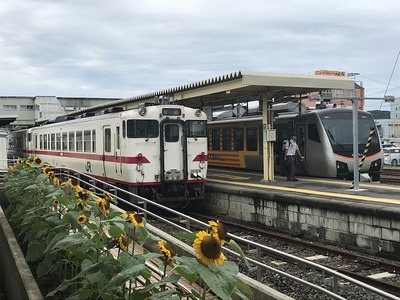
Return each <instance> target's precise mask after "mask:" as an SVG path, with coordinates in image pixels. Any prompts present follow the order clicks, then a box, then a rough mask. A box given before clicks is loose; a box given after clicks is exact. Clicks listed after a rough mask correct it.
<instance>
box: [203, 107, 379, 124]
mask: <svg viewBox="0 0 400 300" xmlns="http://www.w3.org/2000/svg"><path fill="white" fill-rule="evenodd" d="M352 112H353V110H352V109H351V108H324V109H313V110H307V111H305V112H304V113H302V114H301V115H299V114H297V113H293V112H284V113H279V114H278V116H276V117H275V118H276V119H278V120H279V119H293V118H296V117H307V116H309V115H318V116H319V117H322V116H326V115H330V114H336V113H348V114H352ZM358 113H359V114H361V115H369V116H371V114H370V113H369V112H365V111H358ZM262 119H263V117H262V115H252V116H243V117H240V118H230V119H223V120H218V118H217V119H216V120H213V121H209V122H208V123H209V124H210V125H213V124H224V123H232V122H234V123H236V122H251V121H260V120H262Z"/></svg>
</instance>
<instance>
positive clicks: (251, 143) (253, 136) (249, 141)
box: [246, 127, 257, 151]
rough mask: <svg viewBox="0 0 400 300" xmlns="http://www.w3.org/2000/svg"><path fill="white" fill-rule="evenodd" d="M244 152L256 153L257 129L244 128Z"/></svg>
mask: <svg viewBox="0 0 400 300" xmlns="http://www.w3.org/2000/svg"><path fill="white" fill-rule="evenodd" d="M246 150H247V151H257V127H247V128H246Z"/></svg>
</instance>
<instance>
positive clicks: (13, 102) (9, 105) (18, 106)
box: [0, 96, 120, 130]
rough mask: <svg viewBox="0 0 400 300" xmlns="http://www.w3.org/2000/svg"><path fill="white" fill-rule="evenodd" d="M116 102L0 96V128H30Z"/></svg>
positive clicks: (95, 99) (49, 97) (107, 100)
mask: <svg viewBox="0 0 400 300" xmlns="http://www.w3.org/2000/svg"><path fill="white" fill-rule="evenodd" d="M116 100H120V98H87V97H55V96H34V97H19V96H0V127H3V128H7V129H10V130H14V129H18V128H27V127H32V126H33V125H35V124H37V123H42V122H44V121H46V120H51V119H54V118H55V117H57V116H59V115H63V114H65V113H69V112H71V111H75V110H78V109H81V108H85V107H90V106H93V105H97V104H103V103H108V102H112V101H116Z"/></svg>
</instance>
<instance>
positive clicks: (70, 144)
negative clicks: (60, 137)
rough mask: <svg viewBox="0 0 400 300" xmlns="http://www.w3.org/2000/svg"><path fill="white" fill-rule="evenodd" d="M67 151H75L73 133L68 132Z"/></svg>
mask: <svg viewBox="0 0 400 300" xmlns="http://www.w3.org/2000/svg"><path fill="white" fill-rule="evenodd" d="M68 135H69V141H68V144H69V151H75V132H70V133H69V134H68Z"/></svg>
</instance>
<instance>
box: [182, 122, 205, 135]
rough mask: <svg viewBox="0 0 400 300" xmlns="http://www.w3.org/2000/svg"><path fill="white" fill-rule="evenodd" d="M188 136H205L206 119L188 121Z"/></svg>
mask: <svg viewBox="0 0 400 300" xmlns="http://www.w3.org/2000/svg"><path fill="white" fill-rule="evenodd" d="M186 128H187V136H188V137H205V136H207V135H206V121H187V122H186Z"/></svg>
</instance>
